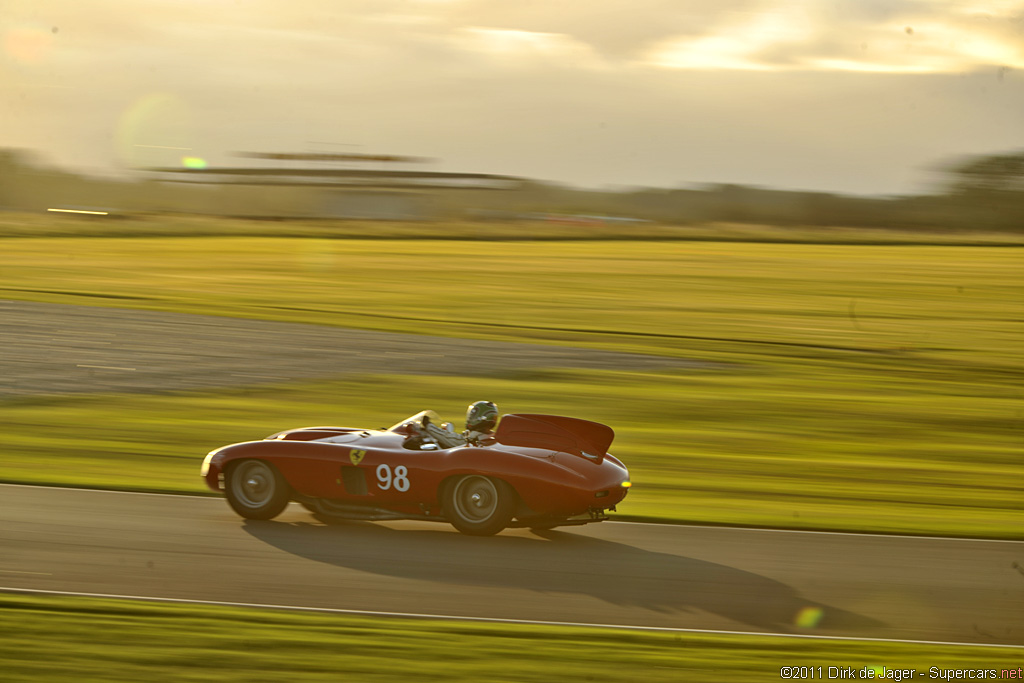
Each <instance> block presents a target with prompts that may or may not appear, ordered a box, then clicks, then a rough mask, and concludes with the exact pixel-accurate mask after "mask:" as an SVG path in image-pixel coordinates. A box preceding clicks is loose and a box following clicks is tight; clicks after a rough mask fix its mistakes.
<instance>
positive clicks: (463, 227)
mask: <svg viewBox="0 0 1024 683" xmlns="http://www.w3.org/2000/svg"><path fill="white" fill-rule="evenodd" d="M7 237H44V238H49V237H304V238H310V237H316V238H325V239H370V240H406V239H434V240H491V241H551V240H573V241H590V240H627V241H638V240H662V241H664V240H681V241H691V240H693V241H714V242H723V241H724V242H777V243H808V244H813V243H820V244H944V245H990V246H994V245H1017V246H1022V245H1024V235H1018V234H1014V233H1012V232H1007V231H1001V232H999V231H997V232H983V231H981V230H972V231H957V230H949V229H940V230H934V231H922V230H919V229H900V228H891V229H877V228H862V227H861V228H855V227H842V226H841V225H833V226H817V225H802V226H775V225H762V224H755V223H727V222H711V223H703V224H691V225H663V224H658V223H634V224H616V223H609V224H598V223H589V224H573V223H570V222H551V221H516V222H504V221H502V222H480V221H431V222H427V221H414V222H409V221H360V220H330V219H321V220H310V219H289V220H256V219H248V218H226V217H212V216H200V215H194V214H128V215H124V216H67V215H60V214H53V213H46V214H37V213H3V214H0V239H3V238H7Z"/></svg>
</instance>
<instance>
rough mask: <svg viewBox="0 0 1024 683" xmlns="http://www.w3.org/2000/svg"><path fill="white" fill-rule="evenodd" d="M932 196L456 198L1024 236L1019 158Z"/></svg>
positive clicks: (728, 219) (601, 211) (1023, 158)
mask: <svg viewBox="0 0 1024 683" xmlns="http://www.w3.org/2000/svg"><path fill="white" fill-rule="evenodd" d="M944 171H945V172H946V175H947V183H946V185H945V186H944V187H943V188H942V191H941V192H939V193H937V194H930V195H919V196H909V197H856V196H849V195H840V194H831V193H825V192H794V191H786V190H772V189H766V188H759V187H750V186H744V185H709V186H705V187H702V188H698V189H653V188H651V189H637V190H629V191H621V192H610V191H606V192H602V191H591V190H580V189H574V188H571V187H567V186H563V185H556V184H550V183H541V182H526V183H524V185H523V186H522V187H521V188H520V189H519V190H516V191H514V192H506V193H500V194H496V193H490V194H488V195H486V196H484V195H482V194H481V195H476V196H470V195H466V196H465V197H460V198H459V199H458V200H457V201H458V202H464V205H465V206H476V207H478V208H479V209H483V210H485V211H489V212H490V213H489V214H487V215H491V216H496V217H505V218H510V219H511V218H515V217H518V216H523V215H529V214H531V213H537V212H558V213H566V214H577V215H597V216H600V215H606V216H617V217H629V218H638V219H644V220H650V221H655V222H658V223H667V224H680V225H686V224H701V223H709V222H724V223H753V224H763V225H777V226H798V225H800V226H837V227H864V228H879V229H900V230H940V231H943V230H945V231H957V232H960V231H982V232H984V231H995V232H1024V152H1016V153H1012V154H1003V155H996V156H986V157H981V158H974V159H970V160H966V161H960V162H958V163H956V164H954V165H951V166H949V167H947V168H945V169H944Z"/></svg>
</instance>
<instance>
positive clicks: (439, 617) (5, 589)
mask: <svg viewBox="0 0 1024 683" xmlns="http://www.w3.org/2000/svg"><path fill="white" fill-rule="evenodd" d="M0 592H2V593H29V594H34V595H59V596H68V597H76V598H103V599H108V600H136V601H139V602H159V603H172V604H186V605H209V606H215V607H242V608H246V609H272V610H282V611H287V612H319V613H327V614H348V615H352V616H363V617H384V618H395V619H424V620H430V621H473V622H480V623H486V624H521V625H524V626H570V627H574V628H601V629H617V630H625V631H651V632H659V633H700V634H705V635H726V636H764V637H768V638H804V639H811V640H842V641H855V642H865V643H905V644H909V645H952V646H957V647H996V648H1009V649H1024V645H1006V644H1002V643H958V642H949V641H942V640H908V639H903V638H867V637H860V636H819V635H813V634H809V633H767V632H762V631H726V630H715V629H706V628H674V627H671V626H631V625H628V624H595V623H586V622H576V621H541V620H535V619H500V618H497V617H466V616H457V615H452V614H420V613H416V612H378V611H373V610H360V609H339V608H334V607H299V606H296V605H265V604H261V603H252V602H224V601H220V600H190V599H187V598H156V597H150V596H143V595H113V594H109V593H79V592H75V591H52V590H39V589H35V588H12V587H9V586H0Z"/></svg>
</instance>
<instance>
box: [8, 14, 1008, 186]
mask: <svg viewBox="0 0 1024 683" xmlns="http://www.w3.org/2000/svg"><path fill="white" fill-rule="evenodd" d="M0 147H17V148H27V149H32V150H36V151H38V152H39V154H40V156H41V157H42V158H43V159H44V160H45V161H47V162H48V163H50V164H53V165H57V166H61V167H64V168H67V169H70V170H77V171H84V172H92V173H105V174H117V173H125V172H127V171H126V170H127V169H132V168H137V167H144V166H154V165H158V166H182V165H192V166H195V165H200V166H201V165H206V166H207V167H217V166H234V165H253V164H256V163H258V162H254V161H253V160H250V159H240V158H238V157H236V156H234V155H233V154H232V153H233V152H238V151H258V152H319V153H366V154H402V155H415V156H424V157H429V158H432V159H434V160H435V161H433V162H431V163H427V164H420V165H418V166H416V168H417V170H436V171H466V172H480V173H500V174H509V175H516V176H527V177H531V178H538V179H544V180H550V181H556V182H562V183H567V184H571V185H575V186H581V187H594V188H606V187H617V188H622V187H630V186H655V187H689V186H693V185H698V184H703V183H738V184H750V185H760V186H765V187H777V188H784V189H805V190H819V191H828V192H843V193H853V194H873V195H895V194H907V193H915V192H925V191H933V190H934V189H936V188H941V183H942V182H943V180H944V178H945V176H944V175H943V173H942V169H943V168H945V167H947V166H948V165H949V164H950V163H951V162H953V161H956V160H957V159H961V158H964V157H965V156H970V155H981V154H993V153H1001V152H1007V151H1013V150H1020V149H1022V148H1024V0H988V1H980V0H970V1H959V0H950V1H946V2H943V1H938V0H783V1H775V0H707V1H693V0H587V1H586V2H582V1H580V0H572V1H570V0H287V1H284V0H89V1H88V2H81V0H0Z"/></svg>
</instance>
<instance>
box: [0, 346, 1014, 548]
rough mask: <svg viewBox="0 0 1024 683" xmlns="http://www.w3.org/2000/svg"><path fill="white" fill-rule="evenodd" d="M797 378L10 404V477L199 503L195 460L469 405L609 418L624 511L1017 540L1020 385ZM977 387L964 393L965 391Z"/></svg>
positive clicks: (313, 388) (6, 426)
mask: <svg viewBox="0 0 1024 683" xmlns="http://www.w3.org/2000/svg"><path fill="white" fill-rule="evenodd" d="M788 370H789V372H785V373H783V372H778V373H757V372H744V371H739V372H724V371H717V370H716V371H699V372H676V373H663V374H646V373H624V372H615V371H605V372H594V371H537V372H531V373H525V372H524V373H516V374H513V375H509V376H506V377H502V378H495V377H489V378H481V377H468V378H450V377H425V376H411V377H397V376H383V377H362V378H354V379H342V380H335V381H325V382H318V383H310V384H295V385H268V386H263V387H247V388H240V389H226V390H222V391H218V392H207V393H194V394H176V395H158V396H137V395H132V396H127V395H125V396H117V395H103V396H88V397H75V396H69V397H51V398H25V399H8V400H6V401H4V402H3V403H2V404H0V406H2V410H3V412H2V418H0V426H2V429H3V430H4V433H5V435H6V443H7V445H6V448H5V455H4V458H3V460H2V461H0V479H2V480H6V481H15V482H25V483H45V484H65V485H76V486H87V487H100V488H122V489H142V490H155V491H169V492H192V493H204V492H206V489H205V488H203V487H202V485H201V482H200V480H199V476H198V467H199V462H200V459H201V457H202V456H203V455H204V454H205V453H206V452H207V451H209V450H211V449H212V448H215V447H218V446H221V445H224V444H227V443H232V442H235V441H246V440H251V439H259V438H262V437H264V436H267V435H268V434H269V433H271V432H273V431H276V430H277V429H279V428H285V427H289V426H301V425H314V424H337V425H343V426H357V427H378V426H384V424H383V423H385V422H393V421H394V420H396V419H398V418H399V417H400V416H402V415H406V414H412V413H413V412H416V411H418V410H420V409H423V408H426V407H430V408H434V409H436V410H438V411H439V412H440V413H441V414H442V416H447V417H450V418H455V419H459V416H460V415H461V414H462V413H463V412H464V410H465V405H466V403H468V402H469V401H470V400H473V399H477V398H487V399H490V400H494V401H497V402H498V405H499V406H500V407H501V408H502V410H503V411H513V412H515V411H518V412H527V411H536V412H550V413H555V414H572V415H577V416H580V417H585V418H588V419H593V420H597V421H601V422H607V423H609V424H612V425H614V427H615V429H616V433H617V436H616V441H615V443H614V445H613V449H612V450H613V452H614V453H615V454H616V455H618V456H619V457H620V458H622V459H623V460H624V461H625V462H626V464H627V465H628V466H629V467H630V470H631V476H632V479H633V481H634V482H635V486H634V488H633V489H632V490H631V491H630V495H629V497H628V498H627V500H626V501H625V502H624V503H623V504H622V505H621V506H620V510H619V512H620V515H617V517H620V518H630V519H642V518H651V519H663V520H675V521H690V522H698V523H713V524H714V523H727V524H742V525H768V526H783V527H793V528H811V529H845V530H856V531H864V530H870V531H886V532H910V533H934V534H962V535H982V536H1000V537H1018V538H1019V537H1021V536H1022V534H1021V530H1022V529H1024V501H1022V497H1021V481H1022V480H1024V464H1022V463H1021V459H1020V455H1021V449H1020V426H1019V425H1020V422H1019V417H1018V416H1017V415H1016V412H1015V411H1019V406H1020V401H1019V397H1018V394H1017V392H1016V390H1015V389H1013V388H1011V387H1002V386H998V385H996V386H991V387H989V388H988V390H987V391H979V387H976V386H972V385H970V384H964V383H959V382H947V381H942V382H940V381H932V382H930V384H929V389H930V391H929V392H928V394H923V393H922V391H921V387H920V385H919V383H918V382H916V381H914V380H907V379H902V380H901V379H899V378H895V379H894V378H885V377H881V376H877V375H876V376H867V377H865V376H864V375H863V374H862V373H859V372H856V371H853V370H847V371H845V372H842V371H839V370H834V369H833V370H832V371H830V372H828V373H827V374H824V375H823V374H822V373H821V371H820V370H816V369H813V368H802V367H799V366H797V365H793V366H790V367H789V368H788ZM966 392H969V393H970V395H969V396H964V393H966Z"/></svg>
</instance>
